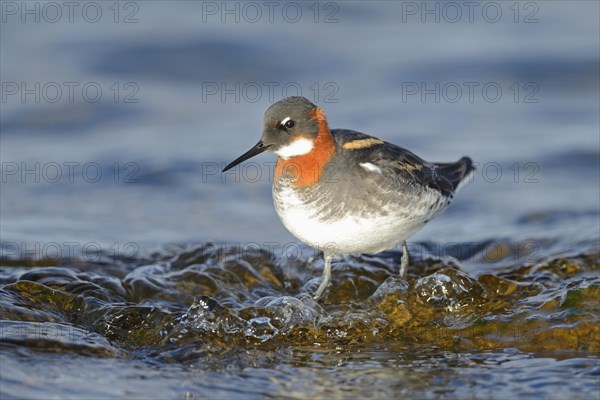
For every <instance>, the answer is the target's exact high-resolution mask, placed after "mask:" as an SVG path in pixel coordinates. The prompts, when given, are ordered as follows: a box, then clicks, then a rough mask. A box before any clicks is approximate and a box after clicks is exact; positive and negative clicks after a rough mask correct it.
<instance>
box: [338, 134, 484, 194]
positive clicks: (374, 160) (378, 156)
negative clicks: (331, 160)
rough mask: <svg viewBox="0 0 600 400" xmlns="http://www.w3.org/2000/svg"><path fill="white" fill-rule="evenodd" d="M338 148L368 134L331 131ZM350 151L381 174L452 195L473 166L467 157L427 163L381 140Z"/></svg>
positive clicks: (366, 136)
mask: <svg viewBox="0 0 600 400" xmlns="http://www.w3.org/2000/svg"><path fill="white" fill-rule="evenodd" d="M332 133H333V135H334V138H335V140H336V142H337V144H338V148H340V149H342V151H344V150H343V144H344V143H348V142H350V141H353V140H361V139H369V138H373V137H372V136H369V135H365V134H363V133H360V132H355V131H351V130H346V129H334V130H332ZM349 151H351V152H352V153H353V154H354V156H355V157H358V162H359V163H366V162H368V163H371V164H374V165H376V166H377V167H379V169H381V173H382V175H383V176H385V177H387V178H388V179H391V180H394V181H403V183H406V184H412V185H421V186H426V187H429V188H431V189H434V190H437V191H438V192H440V193H441V194H442V195H444V196H446V197H452V193H453V192H454V191H455V190H456V188H457V187H458V185H459V183H460V182H461V181H462V180H463V179H464V178H465V177H466V176H467V175H468V174H469V173H470V172H471V171H472V170H473V169H474V168H473V163H472V162H471V159H469V158H467V157H463V158H461V159H460V160H459V161H458V162H456V163H429V162H427V161H425V160H423V159H422V158H420V157H419V156H417V155H416V154H414V153H412V152H410V151H408V150H406V149H404V148H402V147H399V146H396V145H394V144H391V143H387V142H384V143H383V144H380V145H373V146H370V147H366V148H363V149H354V150H349Z"/></svg>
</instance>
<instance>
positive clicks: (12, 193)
mask: <svg viewBox="0 0 600 400" xmlns="http://www.w3.org/2000/svg"><path fill="white" fill-rule="evenodd" d="M598 7H599V5H598V3H596V2H589V1H580V2H577V1H575V2H566V1H553V2H516V3H510V4H509V3H505V2H482V3H477V2H476V3H475V4H474V5H470V6H465V5H462V4H461V3H456V2H451V3H445V2H398V3H393V2H360V1H359V2H324V3H314V2H304V3H302V2H300V3H298V2H291V3H286V2H277V3H276V4H272V5H265V4H262V3H260V2H250V3H247V4H246V3H243V2H242V3H239V2H230V3H228V2H225V3H221V2H187V1H182V2H166V1H153V2H118V3H110V4H109V3H104V2H96V3H94V2H91V3H85V2H83V3H76V4H75V5H72V6H66V5H64V4H62V3H44V2H34V3H21V2H3V3H2V39H1V44H2V54H1V73H2V103H1V107H2V111H1V116H2V121H1V131H2V132H1V149H0V155H1V160H2V195H1V202H0V206H1V212H2V224H1V231H0V232H1V236H2V242H3V243H4V251H5V253H8V254H11V255H14V254H17V255H27V256H29V255H31V254H32V253H36V252H37V253H40V252H41V253H44V252H45V253H47V254H42V255H43V256H44V255H50V256H52V254H54V253H52V254H51V252H52V251H53V252H56V251H58V250H56V249H55V247H56V245H60V246H62V248H63V250H64V248H65V246H66V247H67V248H69V246H70V247H71V248H73V249H75V248H83V247H84V246H85V245H86V244H90V243H92V244H94V245H93V247H95V245H96V244H97V245H99V246H102V247H109V246H112V247H113V249H118V251H121V250H122V251H129V250H126V249H125V248H126V247H127V246H130V245H131V244H132V243H134V244H135V246H137V247H136V248H138V249H140V250H141V249H147V248H153V247H154V246H162V245H165V244H167V243H182V242H202V241H206V240H219V241H227V242H239V243H246V242H255V243H259V244H262V243H265V242H272V241H275V240H276V241H280V242H281V241H283V242H295V239H294V238H293V237H292V236H291V235H290V234H289V233H288V232H287V231H286V230H285V228H284V227H283V226H282V225H281V223H280V222H279V220H278V218H277V216H276V214H275V211H274V209H273V206H272V200H271V193H270V183H271V182H270V181H271V177H272V171H273V165H274V162H275V159H274V156H272V155H262V156H260V157H258V158H256V159H254V160H252V162H250V163H246V164H244V165H241V166H239V167H238V168H237V169H235V170H233V171H231V172H230V173H227V174H221V172H220V170H221V168H222V166H223V165H224V163H227V162H229V161H231V160H233V159H234V158H235V157H237V156H238V155H239V154H241V153H242V152H244V151H246V150H247V149H248V148H249V147H250V146H252V145H253V144H254V143H255V142H256V141H257V140H258V137H259V135H260V133H261V128H262V116H263V113H264V111H265V110H266V108H267V107H268V106H269V105H270V104H272V103H273V102H275V101H277V100H280V99H281V98H283V97H286V96H288V95H296V94H301V95H303V96H305V97H307V98H308V99H310V100H311V101H313V102H315V103H317V104H318V105H320V106H321V107H323V108H324V109H325V111H326V112H327V115H328V118H329V122H330V125H331V126H332V127H334V128H336V127H337V128H352V129H355V130H358V131H362V132H364V133H368V134H372V135H375V136H378V137H381V138H383V139H385V140H387V141H390V142H392V143H395V144H398V145H400V146H403V147H406V148H408V149H411V150H412V151H414V152H415V153H417V154H418V155H420V156H421V157H424V158H425V159H427V160H429V161H454V160H457V159H458V158H460V157H461V156H463V155H468V156H470V157H471V158H473V160H474V161H476V162H478V163H479V165H480V168H479V169H478V171H477V174H476V176H475V177H474V180H473V183H472V184H471V185H469V186H467V187H466V188H465V189H464V192H462V193H461V194H460V195H459V196H458V197H457V199H456V202H455V204H454V206H453V207H451V208H450V209H449V210H448V212H447V213H446V214H445V215H444V216H443V217H442V218H440V219H439V220H438V221H437V222H436V223H434V224H431V225H430V226H428V227H427V229H425V230H423V231H422V232H420V233H419V234H418V235H417V236H415V237H414V240H435V241H440V242H444V241H448V240H454V241H463V242H464V241H478V240H483V239H489V238H490V237H495V238H498V237H510V238H514V239H515V240H518V239H520V238H522V237H532V236H539V235H543V236H545V237H546V238H551V239H556V238H562V240H569V245H568V246H563V248H562V249H561V250H562V251H566V250H567V249H568V248H569V246H580V245H582V246H588V245H590V243H591V244H592V245H593V244H595V245H597V240H598V238H599V237H600V235H599V232H598V229H599V228H598V221H599V219H598V215H599V214H598V207H599V204H598V199H599V196H600V194H599V184H598V183H599V175H598V174H599V172H598V170H599V153H598V151H599V150H598V149H599V145H600V144H599V133H598V132H599V96H598V92H599V89H598V86H599V72H598V71H599V56H598V35H599V27H598ZM566 238H568V239H566ZM590 239H591V240H590ZM7 243H8V244H7ZM68 243H76V244H71V245H69V244H68ZM586 243H587V244H586ZM44 247H46V249H47V250H44ZM127 249H130V248H129V247H127Z"/></svg>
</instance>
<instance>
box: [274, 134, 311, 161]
mask: <svg viewBox="0 0 600 400" xmlns="http://www.w3.org/2000/svg"><path fill="white" fill-rule="evenodd" d="M312 149H313V141H312V140H310V139H304V138H300V139H296V140H294V141H293V142H292V143H290V144H288V145H287V146H283V147H281V148H279V149H278V150H276V151H274V153H275V154H277V155H278V156H279V157H281V158H283V159H284V160H287V159H288V158H290V157H296V156H303V155H305V154H308V153H310V152H311V150H312Z"/></svg>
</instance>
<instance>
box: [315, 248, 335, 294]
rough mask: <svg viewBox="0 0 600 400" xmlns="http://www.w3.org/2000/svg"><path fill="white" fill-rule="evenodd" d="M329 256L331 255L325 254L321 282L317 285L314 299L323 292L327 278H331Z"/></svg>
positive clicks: (327, 283)
mask: <svg viewBox="0 0 600 400" xmlns="http://www.w3.org/2000/svg"><path fill="white" fill-rule="evenodd" d="M331 258H332V256H331V255H325V266H324V267H323V275H321V284H320V285H319V288H318V289H317V292H316V293H315V297H314V299H315V300H316V301H318V300H319V299H320V298H321V296H322V295H323V292H325V289H326V288H327V285H329V280H330V279H331Z"/></svg>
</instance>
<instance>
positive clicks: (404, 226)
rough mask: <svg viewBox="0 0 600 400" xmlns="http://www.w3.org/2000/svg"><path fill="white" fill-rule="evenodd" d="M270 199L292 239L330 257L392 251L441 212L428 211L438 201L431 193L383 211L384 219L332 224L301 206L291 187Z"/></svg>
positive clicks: (347, 219) (436, 209) (353, 219)
mask: <svg viewBox="0 0 600 400" xmlns="http://www.w3.org/2000/svg"><path fill="white" fill-rule="evenodd" d="M428 196H429V197H431V198H428ZM273 199H274V203H275V208H276V210H277V214H278V215H279V218H280V219H281V221H282V222H283V225H285V227H286V228H287V229H288V230H289V231H290V232H291V233H292V234H293V235H294V236H296V237H297V238H298V239H300V240H301V241H303V242H304V243H306V244H308V245H310V246H313V247H316V248H318V249H320V250H323V251H327V252H329V253H333V254H338V253H342V254H343V253H377V252H380V251H383V250H387V249H391V248H394V247H395V246H396V245H398V244H399V243H401V242H402V241H403V240H406V238H408V237H409V236H410V235H412V234H413V233H415V232H416V231H417V230H419V229H420V228H421V227H422V226H423V225H424V223H425V221H426V220H427V219H429V218H431V217H433V216H434V215H435V214H437V213H439V212H440V211H441V208H439V207H434V209H431V207H430V205H431V204H437V203H438V200H439V195H438V194H437V192H436V193H434V191H432V193H430V194H428V195H425V196H422V197H421V198H420V199H419V201H418V203H419V204H410V205H409V204H407V205H406V207H399V206H398V205H397V204H396V205H394V206H393V209H392V208H390V209H386V210H385V211H387V215H381V213H373V214H372V215H370V216H362V217H358V216H352V215H346V216H344V217H342V218H341V219H335V220H334V219H332V220H322V219H321V218H320V217H319V215H318V213H317V210H316V209H314V208H313V207H309V206H307V205H306V204H304V202H303V201H302V199H301V198H300V196H298V194H297V192H296V191H295V190H294V189H293V188H292V187H289V186H287V187H283V188H281V189H280V190H279V191H278V192H275V191H274V192H273ZM340 206H341V205H340ZM441 207H442V208H443V206H441Z"/></svg>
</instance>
